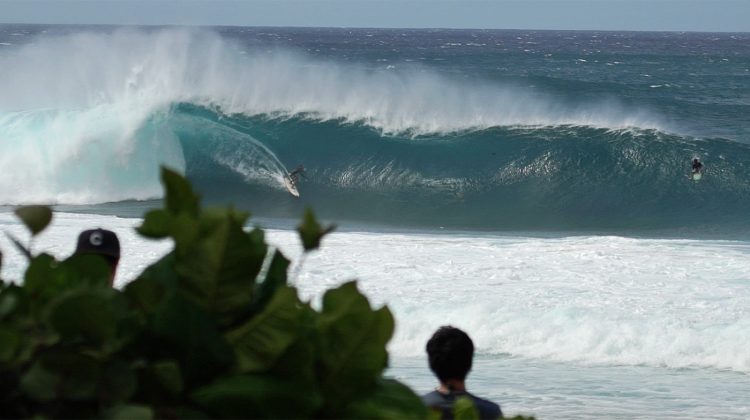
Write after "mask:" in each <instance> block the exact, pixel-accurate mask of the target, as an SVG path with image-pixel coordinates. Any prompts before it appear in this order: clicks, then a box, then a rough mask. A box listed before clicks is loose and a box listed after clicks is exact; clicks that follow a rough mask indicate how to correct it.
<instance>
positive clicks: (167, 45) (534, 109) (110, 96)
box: [0, 29, 656, 204]
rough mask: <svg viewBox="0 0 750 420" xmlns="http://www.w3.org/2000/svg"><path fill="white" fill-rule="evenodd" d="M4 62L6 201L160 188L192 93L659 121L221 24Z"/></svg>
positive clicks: (439, 126) (200, 100) (196, 100)
mask: <svg viewBox="0 0 750 420" xmlns="http://www.w3.org/2000/svg"><path fill="white" fill-rule="evenodd" d="M0 67H2V68H3V69H4V72H3V77H2V78H0V92H2V95H0V154H1V155H2V158H0V159H2V164H3V165H4V166H3V167H4V168H7V172H11V173H13V176H11V177H6V178H5V179H4V180H3V181H0V202H2V203H5V204H17V203H24V202H31V201H47V202H60V203H96V202H105V201H117V200H122V199H145V198H149V197H155V196H157V194H158V191H159V187H158V183H157V179H156V173H157V170H156V169H154V168H156V166H157V164H158V163H164V164H167V165H170V166H173V167H176V168H178V169H182V170H184V167H185V162H184V159H183V158H181V156H180V150H179V149H180V146H179V144H178V143H179V142H180V139H177V138H175V136H174V135H173V134H172V133H170V132H169V130H168V128H165V127H169V125H168V124H162V123H165V122H168V121H169V119H170V118H171V117H172V111H171V110H172V107H173V106H174V105H175V104H178V103H192V104H195V105H200V106H204V107H210V108H214V109H220V110H221V113H223V114H226V115H233V114H242V115H245V116H256V115H265V116H272V117H277V118H290V117H294V116H297V117H301V118H305V119H312V120H317V121H326V120H336V121H339V122H341V123H358V124H364V125H366V126H368V127H372V128H374V129H376V130H378V131H379V132H381V133H384V134H390V135H397V134H398V135H402V134H406V135H408V136H417V135H434V134H445V133H452V132H459V131H465V130H482V129H486V128H488V127H497V126H553V125H561V124H564V125H587V126H595V127H606V128H623V127H656V124H655V123H654V121H653V119H652V118H650V117H649V116H648V115H647V114H646V113H645V112H639V111H627V110H624V109H622V107H620V106H618V105H617V104H616V103H614V102H606V101H605V102H602V103H593V104H584V103H579V104H570V103H562V102H560V101H556V100H555V99H554V98H552V97H551V96H548V95H545V94H544V93H539V92H533V91H530V90H523V89H520V88H515V87H512V86H502V85H496V84H491V83H488V82H483V81H481V80H478V81H476V82H472V83H467V82H459V81H454V80H450V79H448V78H446V77H444V76H440V75H438V74H436V73H434V72H431V71H429V70H427V69H422V70H409V71H401V72H394V71H380V72H377V71H370V70H366V69H364V68H362V67H359V66H357V65H354V64H347V65H344V64H339V63H336V62H333V61H328V62H326V61H320V60H315V59H311V58H309V57H306V56H304V55H301V54H296V53H294V52H290V51H281V50H277V51H273V52H271V53H268V52H263V51H250V50H247V51H246V50H244V49H243V47H241V46H240V45H238V44H236V43H232V42H229V41H225V40H223V39H221V38H220V37H219V36H218V35H215V34H213V33H211V32H208V31H192V30H176V29H170V30H117V31H114V32H109V33H106V32H88V33H78V34H71V35H66V36H38V37H37V38H36V39H35V40H34V41H33V42H31V43H28V44H26V45H23V46H18V47H17V48H14V49H12V50H9V51H8V52H5V53H4V54H3V55H2V56H0ZM50 69H54V71H51V70H50ZM188 164H189V163H188ZM30 180H33V181H30Z"/></svg>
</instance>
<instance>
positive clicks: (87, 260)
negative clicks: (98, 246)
mask: <svg viewBox="0 0 750 420" xmlns="http://www.w3.org/2000/svg"><path fill="white" fill-rule="evenodd" d="M111 274H112V271H111V269H110V267H109V265H108V264H107V262H106V261H105V260H104V258H102V257H101V256H100V255H94V254H83V255H73V256H72V257H70V258H68V259H67V260H65V261H63V262H57V261H56V260H55V259H54V258H53V257H52V256H50V255H48V254H40V255H37V256H36V257H34V258H33V259H32V260H31V262H30V263H29V267H28V268H27V269H26V274H25V276H24V284H23V288H24V290H25V291H26V292H27V293H28V294H29V297H30V298H31V299H32V302H33V304H34V305H35V308H37V310H38V309H39V308H42V307H44V305H46V303H47V302H49V301H51V300H52V299H55V298H57V297H59V296H60V295H61V294H63V293H65V292H66V291H69V290H72V289H74V288H80V287H102V288H107V289H108V288H109V280H110V276H111Z"/></svg>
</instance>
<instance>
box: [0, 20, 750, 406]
mask: <svg viewBox="0 0 750 420" xmlns="http://www.w3.org/2000/svg"><path fill="white" fill-rule="evenodd" d="M749 40H750V38H748V35H747V34H697V33H687V34H685V33H617V32H569V31H565V32H545V31H470V30H466V31H458V30H376V29H372V30H370V29H361V30H354V29H305V28H204V29H176V28H109V27H80V26H24V25H3V26H0V168H2V169H3V176H2V177H0V228H1V229H2V230H4V231H5V232H8V233H11V234H12V235H14V236H17V237H20V238H22V239H23V240H24V241H26V240H29V238H28V236H27V234H26V233H25V232H24V229H23V227H22V226H21V225H20V224H19V223H18V221H17V219H16V218H15V217H14V215H13V214H12V208H13V206H15V205H19V204H30V203H47V204H53V205H55V208H56V210H57V213H56V215H55V219H54V221H53V224H52V226H51V227H50V229H49V230H48V231H47V232H45V233H43V234H42V235H41V236H40V237H38V238H36V239H35V240H34V241H33V243H32V247H33V249H34V250H35V251H37V252H41V251H47V252H51V253H52V254H54V255H56V256H58V257H60V258H63V257H65V256H67V255H69V254H70V253H71V252H72V249H73V247H74V243H75V237H76V236H77V233H78V232H80V231H81V230H84V229H88V228H91V227H104V228H109V229H112V230H114V231H115V232H117V234H118V236H119V237H120V240H121V242H122V244H123V256H122V260H121V263H120V267H119V269H118V274H117V278H116V282H115V283H116V286H117V287H122V286H123V285H124V284H126V283H127V282H128V281H129V280H131V279H133V278H134V277H136V276H137V275H138V274H139V273H140V272H141V271H142V270H143V269H144V268H145V267H146V266H148V264H150V263H151V262H153V261H155V260H157V259H158V258H160V257H161V256H162V255H164V254H165V253H166V252H168V250H169V249H170V246H171V244H170V243H169V242H165V241H156V242H155V241H149V240H146V239H144V238H140V237H139V236H138V235H137V234H136V233H135V232H134V230H133V227H134V226H137V225H138V224H139V223H140V216H141V215H142V214H143V212H144V211H145V210H146V209H149V208H153V207H155V206H159V205H160V201H159V198H160V197H161V193H162V189H161V185H160V183H159V180H158V173H159V166H160V165H167V166H170V167H172V168H175V169H177V170H178V171H180V172H183V173H185V174H186V175H187V176H188V178H189V179H190V180H191V181H192V182H193V183H194V185H196V187H197V188H198V189H199V190H200V191H201V192H202V194H203V196H204V201H206V202H207V203H208V204H219V205H221V204H226V203H234V204H235V205H237V206H238V207H240V208H244V209H248V210H250V211H252V212H253V214H254V217H253V219H252V220H251V223H252V224H260V225H262V226H264V227H266V228H268V240H269V242H270V243H271V244H273V245H274V246H276V247H278V248H279V249H281V250H282V252H284V254H285V255H287V257H289V258H291V259H292V260H293V261H294V265H293V267H292V269H291V272H292V273H293V278H292V282H293V283H294V285H296V286H297V287H298V288H299V290H300V293H301V294H302V296H303V297H304V298H305V299H308V300H310V301H312V302H313V304H315V305H317V304H318V303H319V299H320V297H321V294H322V293H323V292H324V291H325V290H326V289H328V288H331V287H334V286H336V285H338V284H341V283H342V282H345V281H347V280H349V279H352V278H357V279H358V280H359V286H360V288H361V289H362V290H363V291H364V293H365V294H366V295H367V296H368V297H369V299H370V301H371V302H372V303H373V304H374V305H378V306H379V305H388V306H389V307H390V308H391V310H392V311H393V313H394V315H395V318H396V322H397V326H396V334H395V336H394V338H393V340H392V341H391V343H390V344H389V352H390V355H391V358H390V368H389V370H388V372H387V373H388V375H391V376H394V377H396V378H398V379H399V380H402V381H404V382H405V383H407V384H409V385H410V386H412V387H413V388H414V389H415V390H416V391H417V392H420V393H421V392H427V391H429V390H431V389H432V388H433V387H434V386H435V385H436V383H435V380H434V378H433V377H432V375H431V373H430V372H429V370H428V368H427V363H426V360H425V356H424V344H425V342H426V340H427V338H428V337H429V335H430V334H431V333H432V332H433V331H434V330H435V329H436V328H437V327H438V326H440V325H444V324H452V325H454V326H457V327H460V328H462V329H464V330H466V331H467V332H468V333H469V334H470V335H471V336H472V337H473V339H474V342H475V345H476V347H477V356H476V360H475V364H474V370H473V372H472V374H471V375H470V376H469V382H468V384H469V389H470V390H472V391H474V392H476V393H477V394H479V395H481V396H484V397H487V398H490V399H493V400H495V401H497V402H499V403H500V404H502V406H503V410H504V411H505V412H506V413H508V414H515V413H525V414H533V415H536V416H537V418H552V417H555V418H571V419H572V418H733V419H734V418H737V419H739V418H748V417H750V398H748V395H749V393H748V391H749V390H750V353H748V351H747V349H748V348H750V309H749V308H750V242H749V241H748V238H750V235H749V233H750V223H749V222H748V218H747V209H748V208H750V207H748V206H750V171H748V167H750V121H748V120H747V118H745V117H744V116H746V115H748V111H750V42H748V41H749ZM694 157H699V158H701V159H702V160H703V161H704V163H705V164H706V167H707V171H706V176H705V177H704V179H703V180H702V181H701V182H700V183H695V182H693V181H690V180H688V179H687V171H689V162H690V160H691V159H692V158H694ZM300 163H302V164H304V165H305V167H306V168H307V172H306V176H307V178H304V179H303V180H302V182H301V184H300V193H301V196H302V197H301V199H294V198H293V197H291V196H290V195H289V194H288V193H286V191H285V190H284V187H283V176H284V174H285V173H286V171H287V168H292V167H294V166H296V165H297V164H300ZM306 206H311V207H313V208H314V209H315V210H316V212H318V214H319V215H320V216H322V217H323V218H324V219H326V220H328V221H331V222H335V223H337V224H339V229H338V230H337V231H336V232H335V233H334V234H332V235H331V236H329V237H328V238H326V240H325V241H324V244H323V247H322V249H321V250H320V251H318V252H316V253H314V254H313V255H311V256H309V257H307V258H302V250H301V247H300V244H299V242H298V240H297V238H296V234H295V233H294V231H293V227H294V225H295V223H296V220H297V219H298V217H299V215H300V214H301V212H302V210H303V209H304V208H305V207H306ZM0 249H1V250H2V252H3V267H2V272H0V274H1V275H2V277H3V278H5V279H13V280H18V279H20V278H21V277H22V273H23V270H24V269H25V263H24V259H23V257H22V256H21V255H20V254H18V253H17V252H15V249H14V247H13V246H12V244H10V243H9V242H8V240H7V238H5V237H4V235H0Z"/></svg>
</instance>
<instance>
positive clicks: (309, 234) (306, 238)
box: [297, 208, 336, 251]
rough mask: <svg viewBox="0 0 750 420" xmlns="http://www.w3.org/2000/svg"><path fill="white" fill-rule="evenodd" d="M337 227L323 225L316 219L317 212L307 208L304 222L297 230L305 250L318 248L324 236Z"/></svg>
mask: <svg viewBox="0 0 750 420" xmlns="http://www.w3.org/2000/svg"><path fill="white" fill-rule="evenodd" d="M334 229H336V226H335V225H329V226H327V227H325V228H324V227H322V226H321V225H320V223H318V220H317V219H315V214H314V213H313V211H312V210H311V209H309V208H308V209H305V215H304V216H303V219H302V223H301V224H300V225H299V226H297V232H299V236H300V239H301V240H302V246H303V247H304V248H305V251H311V250H313V249H317V248H318V247H319V246H320V241H321V240H322V239H323V237H324V236H325V235H327V234H329V233H331V232H333V230H334Z"/></svg>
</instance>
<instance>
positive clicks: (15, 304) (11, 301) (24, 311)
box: [0, 284, 29, 321]
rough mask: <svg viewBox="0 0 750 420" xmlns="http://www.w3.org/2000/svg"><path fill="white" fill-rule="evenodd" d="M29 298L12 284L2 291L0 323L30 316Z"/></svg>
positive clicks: (0, 294) (0, 292)
mask: <svg viewBox="0 0 750 420" xmlns="http://www.w3.org/2000/svg"><path fill="white" fill-rule="evenodd" d="M28 310H29V298H28V296H27V295H26V293H25V292H24V290H23V289H22V288H21V287H19V286H16V285H15V284H10V285H8V286H7V287H5V288H4V289H2V291H0V321H2V320H6V319H10V318H14V317H23V316H26V315H28Z"/></svg>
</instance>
